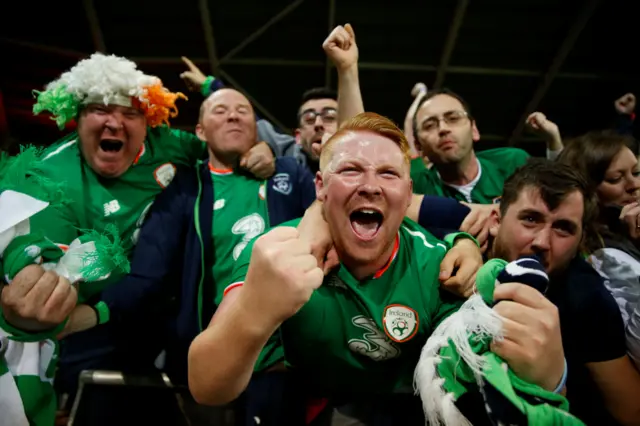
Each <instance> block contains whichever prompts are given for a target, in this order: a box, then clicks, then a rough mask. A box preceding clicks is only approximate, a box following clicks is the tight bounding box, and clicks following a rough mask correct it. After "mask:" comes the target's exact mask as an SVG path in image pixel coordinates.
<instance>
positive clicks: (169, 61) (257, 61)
mask: <svg viewBox="0 0 640 426" xmlns="http://www.w3.org/2000/svg"><path fill="white" fill-rule="evenodd" d="M0 44H7V45H11V46H17V47H24V48H27V49H32V50H37V51H39V52H44V53H51V54H55V55H58V56H63V57H69V58H73V59H80V58H83V57H86V56H88V53H86V52H79V51H76V50H71V49H64V48H60V47H55V46H50V45H45V44H40V43H33V42H29V41H24V40H17V39H12V38H8V37H0ZM129 59H131V60H132V61H134V62H135V63H137V64H139V65H177V64H182V60H181V59H180V58H177V57H176V58H173V57H151V56H131V57H129ZM190 59H191V60H192V61H193V63H195V64H196V65H197V64H201V65H203V64H207V63H208V62H209V59H208V58H204V57H194V58H190ZM225 63H226V64H227V65H249V66H284V67H287V66H288V67H310V68H319V67H324V66H325V62H324V61H299V60H287V59H272V58H242V59H229V60H227V61H226V62H225ZM359 67H360V69H366V70H385V71H410V72H435V71H437V69H438V68H437V67H436V66H434V65H421V64H398V63H385V62H360V63H359ZM447 74H466V75H486V76H511V77H538V78H539V77H541V76H543V75H544V74H543V72H541V71H537V70H531V69H508V68H487V67H469V66H449V67H448V68H447ZM555 78H559V79H567V80H617V81H632V82H635V81H637V77H636V76H635V75H631V74H616V73H610V74H607V73H598V74H594V73H578V72H563V73H558V74H557V75H556V76H555Z"/></svg>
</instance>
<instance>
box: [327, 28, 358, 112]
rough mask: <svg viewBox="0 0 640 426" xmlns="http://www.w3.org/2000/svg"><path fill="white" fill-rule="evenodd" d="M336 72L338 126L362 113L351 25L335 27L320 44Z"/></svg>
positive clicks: (356, 57) (356, 54) (353, 35)
mask: <svg viewBox="0 0 640 426" xmlns="http://www.w3.org/2000/svg"><path fill="white" fill-rule="evenodd" d="M322 48H323V49H324V51H325V53H326V54H327V57H328V58H329V59H330V60H331V62H333V65H335V67H336V69H337V71H338V125H340V124H342V123H344V122H345V121H347V120H348V119H350V118H351V117H354V116H356V115H358V114H360V113H361V112H364V104H363V103H362V94H361V93H360V80H359V78H358V45H357V44H356V35H355V32H354V31H353V28H352V27H351V24H346V25H345V26H344V27H343V26H342V25H339V26H337V27H336V28H334V30H333V31H331V34H329V37H327V39H326V40H325V41H324V43H322Z"/></svg>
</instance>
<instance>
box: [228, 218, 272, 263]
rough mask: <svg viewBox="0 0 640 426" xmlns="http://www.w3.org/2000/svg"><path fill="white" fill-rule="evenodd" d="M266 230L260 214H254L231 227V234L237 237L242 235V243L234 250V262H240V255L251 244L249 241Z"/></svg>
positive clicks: (239, 220)
mask: <svg viewBox="0 0 640 426" xmlns="http://www.w3.org/2000/svg"><path fill="white" fill-rule="evenodd" d="M264 229H265V223H264V219H263V218H262V216H260V215H259V214H258V213H253V214H250V215H249V216H245V217H243V218H241V219H238V221H237V222H236V223H234V224H233V226H232V227H231V232H233V233H234V234H236V235H242V241H240V242H239V243H238V244H236V246H235V247H234V248H233V260H238V257H239V256H240V253H242V250H244V248H245V247H246V246H247V244H249V241H251V240H253V239H254V238H255V237H257V236H258V235H262V233H263V232H264Z"/></svg>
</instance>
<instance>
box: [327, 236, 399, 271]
mask: <svg viewBox="0 0 640 426" xmlns="http://www.w3.org/2000/svg"><path fill="white" fill-rule="evenodd" d="M396 238H397V237H394V238H393V240H391V244H389V246H388V247H386V248H385V249H384V251H383V252H382V254H381V255H380V256H378V257H377V260H374V261H367V262H362V261H361V260H356V259H353V258H352V257H350V256H348V255H347V254H346V253H343V251H342V250H339V249H338V248H337V247H336V252H337V253H338V258H339V259H341V260H342V264H343V265H344V266H345V268H347V271H349V273H350V274H351V275H353V277H354V278H355V279H356V280H358V281H362V280H364V279H365V278H368V277H371V276H373V275H375V274H376V272H378V271H379V270H381V269H383V268H384V267H386V266H387V264H388V263H389V262H390V261H391V256H393V249H394V247H395V243H396Z"/></svg>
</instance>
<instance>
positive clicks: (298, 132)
mask: <svg viewBox="0 0 640 426" xmlns="http://www.w3.org/2000/svg"><path fill="white" fill-rule="evenodd" d="M293 136H294V137H295V139H296V145H301V144H302V138H301V137H300V129H296V130H294V132H293Z"/></svg>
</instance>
